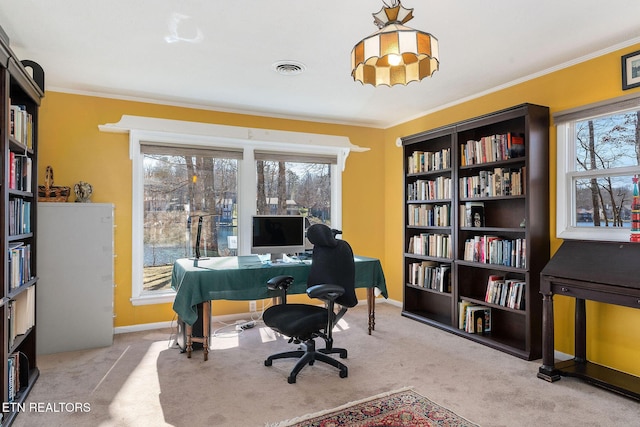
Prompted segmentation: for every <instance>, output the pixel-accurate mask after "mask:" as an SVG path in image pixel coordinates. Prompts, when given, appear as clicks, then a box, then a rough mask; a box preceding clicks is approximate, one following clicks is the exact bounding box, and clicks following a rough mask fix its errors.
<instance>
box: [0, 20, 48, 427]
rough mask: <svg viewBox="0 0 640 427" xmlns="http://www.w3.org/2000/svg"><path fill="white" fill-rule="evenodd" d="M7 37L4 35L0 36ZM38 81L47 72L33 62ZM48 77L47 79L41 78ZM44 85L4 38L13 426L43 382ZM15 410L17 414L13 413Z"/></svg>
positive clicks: (6, 294)
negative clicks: (39, 312) (39, 228)
mask: <svg viewBox="0 0 640 427" xmlns="http://www.w3.org/2000/svg"><path fill="white" fill-rule="evenodd" d="M0 33H3V32H0ZM27 64H28V67H29V68H31V69H32V71H33V72H34V73H33V74H34V75H38V72H41V71H42V70H41V69H40V68H39V66H38V65H37V64H35V63H33V62H31V61H29V62H28V63H27ZM42 75H43V74H42ZM43 83H44V82H36V81H34V79H33V78H32V77H31V73H30V71H29V70H27V68H25V66H23V63H22V62H20V60H18V59H17V58H16V56H15V54H14V53H13V51H12V50H11V48H10V47H9V43H8V40H6V39H4V38H1V37H0V98H1V99H2V103H1V105H0V117H1V118H2V119H1V121H0V147H1V156H2V167H1V168H0V169H1V170H2V172H1V173H2V181H1V185H0V191H1V197H0V210H1V211H2V215H3V220H2V224H3V229H2V232H1V233H0V251H1V252H2V254H3V256H2V262H1V263H0V269H1V271H2V276H3V286H2V288H0V289H1V295H0V297H1V302H2V303H1V304H0V316H2V317H1V318H2V321H1V322H0V325H1V327H2V332H1V333H0V338H1V339H2V342H1V343H0V346H1V348H2V349H1V350H0V355H1V356H2V360H0V378H2V384H3V385H2V400H3V402H6V403H10V405H7V406H5V408H9V411H8V412H3V413H2V414H1V415H0V417H1V418H0V425H2V427H5V426H8V425H10V424H11V423H12V422H13V420H14V419H15V417H16V416H17V415H18V412H17V408H18V407H19V406H20V404H21V403H23V402H24V401H25V399H26V397H27V395H28V394H29V392H30V391H31V389H32V388H33V385H34V383H35V382H36V379H37V378H38V376H39V370H38V365H37V361H36V329H37V328H36V323H35V289H36V287H37V282H38V278H37V274H36V255H37V252H36V240H37V239H36V235H37V232H36V218H37V200H36V198H35V197H34V195H35V194H37V169H38V166H37V147H38V110H39V107H40V101H41V99H42V97H43V96H44V88H43V87H42V86H41V85H43ZM14 408H15V409H14Z"/></svg>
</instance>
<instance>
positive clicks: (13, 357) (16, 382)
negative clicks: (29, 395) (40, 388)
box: [7, 352, 29, 402]
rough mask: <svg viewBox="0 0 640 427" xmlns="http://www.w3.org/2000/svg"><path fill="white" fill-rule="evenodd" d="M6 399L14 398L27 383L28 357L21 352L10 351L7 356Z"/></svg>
mask: <svg viewBox="0 0 640 427" xmlns="http://www.w3.org/2000/svg"><path fill="white" fill-rule="evenodd" d="M7 373H8V380H9V381H8V401H9V402H13V401H15V400H16V398H17V397H18V395H19V394H20V392H21V391H22V389H23V388H25V387H26V386H27V385H28V384H29V359H28V358H27V356H26V355H25V354H24V353H22V352H14V353H11V354H10V355H9V356H8V358H7Z"/></svg>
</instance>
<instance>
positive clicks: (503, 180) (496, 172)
mask: <svg viewBox="0 0 640 427" xmlns="http://www.w3.org/2000/svg"><path fill="white" fill-rule="evenodd" d="M525 181H526V167H524V166H523V167H521V168H514V169H513V168H494V169H493V170H482V171H480V172H479V173H478V175H474V176H466V177H462V178H460V197H461V198H473V197H501V196H522V195H524V194H525V186H524V183H525Z"/></svg>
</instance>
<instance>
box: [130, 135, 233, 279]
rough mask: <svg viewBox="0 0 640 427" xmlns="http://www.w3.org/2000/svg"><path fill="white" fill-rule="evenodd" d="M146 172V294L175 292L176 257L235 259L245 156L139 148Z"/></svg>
mask: <svg viewBox="0 0 640 427" xmlns="http://www.w3.org/2000/svg"><path fill="white" fill-rule="evenodd" d="M141 151H142V162H143V168H144V197H143V204H144V207H143V214H144V227H143V228H144V236H143V251H144V255H143V260H144V261H143V286H142V288H143V292H150V291H159V292H166V291H170V290H171V270H172V266H173V263H174V261H175V260H176V259H177V258H184V257H189V256H193V255H194V254H193V251H194V247H195V242H196V241H197V236H198V231H201V239H200V241H199V242H198V243H199V245H198V250H199V251H201V253H202V255H203V256H226V255H235V254H236V252H235V250H236V249H237V246H236V245H235V244H234V242H235V241H236V239H237V209H236V206H237V204H236V202H237V193H238V190H237V171H238V159H239V158H241V156H239V155H240V154H241V153H239V152H238V153H235V152H220V153H218V152H216V151H213V150H204V149H189V148H181V147H167V146H162V145H160V146H154V145H148V144H143V145H141Z"/></svg>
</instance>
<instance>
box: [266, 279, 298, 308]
mask: <svg viewBox="0 0 640 427" xmlns="http://www.w3.org/2000/svg"><path fill="white" fill-rule="evenodd" d="M292 284H293V276H276V277H272V278H271V279H269V280H268V281H267V288H268V289H269V290H271V291H278V290H279V291H280V304H286V303H287V291H288V290H289V286H291V285H292Z"/></svg>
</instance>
